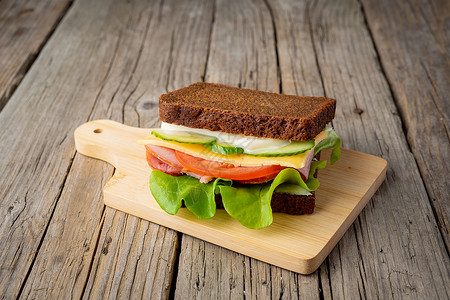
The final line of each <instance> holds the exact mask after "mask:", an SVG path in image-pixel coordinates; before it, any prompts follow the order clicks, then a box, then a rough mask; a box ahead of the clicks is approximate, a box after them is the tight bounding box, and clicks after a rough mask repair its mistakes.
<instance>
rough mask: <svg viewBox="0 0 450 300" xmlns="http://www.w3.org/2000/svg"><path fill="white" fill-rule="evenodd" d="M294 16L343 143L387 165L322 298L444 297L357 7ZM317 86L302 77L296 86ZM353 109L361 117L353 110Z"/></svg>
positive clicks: (422, 207)
mask: <svg viewBox="0 0 450 300" xmlns="http://www.w3.org/2000/svg"><path fill="white" fill-rule="evenodd" d="M270 3H271V4H273V10H274V14H275V15H277V11H279V10H281V11H284V13H286V9H289V11H293V12H292V14H293V15H295V12H294V9H293V8H294V7H295V5H294V4H293V3H291V5H292V6H291V5H286V6H283V5H278V4H277V3H276V2H275V1H273V2H270ZM297 13H299V15H300V16H303V18H304V20H305V21H304V22H307V25H304V24H303V25H302V24H298V26H297V27H296V28H297V30H309V31H310V32H311V40H312V44H313V50H314V52H312V53H309V56H308V57H307V58H305V60H310V61H314V60H315V61H316V62H317V68H318V71H319V73H320V74H321V78H322V82H323V87H324V94H325V95H326V96H327V97H332V98H335V99H337V100H338V108H337V112H336V118H335V121H334V122H333V123H334V125H335V126H336V129H337V132H338V133H339V134H340V136H341V137H342V140H343V141H344V145H346V146H347V147H350V148H352V149H358V150H360V151H364V152H368V153H372V154H375V155H378V156H381V157H383V158H385V159H387V160H388V162H389V168H388V179H387V182H386V184H385V185H384V188H383V186H382V187H381V188H380V190H379V193H377V194H376V195H375V196H374V198H373V200H372V201H371V202H370V203H369V205H368V206H367V207H366V209H365V210H363V212H362V214H361V215H360V217H359V218H358V220H357V221H356V222H355V223H354V226H353V230H349V232H348V233H347V234H346V235H344V237H343V239H342V240H341V242H340V243H339V244H338V246H337V247H336V248H335V250H334V251H333V252H332V253H331V255H330V257H329V261H328V264H327V265H324V266H323V268H322V269H321V272H320V274H321V285H322V287H323V291H324V295H323V296H324V298H352V297H358V296H359V297H363V298H365V297H367V298H372V297H373V298H390V297H396V296H397V295H403V296H404V297H410V298H424V297H431V298H446V297H447V294H448V289H447V287H448V282H449V281H448V280H449V275H448V268H446V267H444V266H446V265H448V263H449V259H448V255H447V253H446V250H445V247H444V244H443V241H442V238H441V236H440V235H439V233H438V232H437V231H436V226H437V224H436V223H435V220H434V218H433V212H432V210H431V207H430V205H429V201H428V197H427V194H426V192H425V189H424V186H423V183H422V181H421V178H420V175H419V173H418V172H417V165H416V164H415V161H414V157H413V156H412V154H411V152H410V151H409V150H408V145H407V143H406V140H405V139H404V136H403V134H402V128H401V121H400V119H399V117H398V114H397V111H396V107H395V105H394V102H393V99H392V95H391V94H390V90H389V86H388V84H387V82H386V79H385V78H384V76H383V73H382V72H381V70H380V65H379V63H378V60H377V57H376V52H375V49H374V47H373V44H372V41H371V39H370V35H369V32H368V30H367V28H366V27H365V25H364V18H363V15H362V12H361V8H360V6H359V3H357V2H356V1H339V2H333V1H317V2H314V3H312V4H311V5H310V6H308V7H307V8H306V11H297ZM280 15H281V14H280ZM284 20H285V19H281V18H280V19H278V20H277V21H276V25H278V26H277V32H280V31H283V30H285V31H289V28H290V27H289V23H287V24H286V22H285V21H284ZM308 25H309V27H308ZM280 36H281V35H280V34H279V35H278V37H279V38H278V41H279V43H280ZM280 53H281V50H280ZM284 63H287V66H285V70H290V68H289V66H290V64H291V63H293V61H292V60H286V61H284V60H283V59H280V64H281V69H283V64H284ZM304 70H305V69H304ZM305 72H306V70H305ZM283 74H284V73H281V79H282V81H281V82H282V86H283V91H284V92H287V93H289V92H292V91H295V87H293V86H289V85H285V84H284V81H283ZM291 77H292V75H291ZM320 84H321V82H317V81H316V80H314V81H312V80H309V78H308V77H307V76H305V77H304V81H300V82H299V83H298V85H320ZM297 90H298V88H297ZM355 108H359V109H362V110H363V113H362V114H359V113H355V112H354V111H355ZM400 170H401V171H400ZM418 241H421V242H420V243H419V242H418ZM327 266H329V268H327ZM322 275H323V276H322ZM328 279H329V280H328ZM327 281H328V282H327Z"/></svg>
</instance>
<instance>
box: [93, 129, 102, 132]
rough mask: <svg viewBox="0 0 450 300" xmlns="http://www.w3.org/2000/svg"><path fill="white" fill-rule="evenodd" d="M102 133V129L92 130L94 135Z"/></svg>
mask: <svg viewBox="0 0 450 300" xmlns="http://www.w3.org/2000/svg"><path fill="white" fill-rule="evenodd" d="M102 132H103V129H101V128H97V129H94V133H102Z"/></svg>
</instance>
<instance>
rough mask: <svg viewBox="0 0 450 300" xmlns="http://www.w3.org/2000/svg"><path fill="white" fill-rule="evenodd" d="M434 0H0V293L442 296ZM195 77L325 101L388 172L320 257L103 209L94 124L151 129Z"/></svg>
mask: <svg viewBox="0 0 450 300" xmlns="http://www.w3.org/2000/svg"><path fill="white" fill-rule="evenodd" d="M449 18H450V2H449V1H445V0H439V1H430V3H427V1H414V0H406V1H390V0H380V1H375V0H374V1H370V0H361V1H357V0H344V1H332V0H318V1H314V2H308V3H306V2H305V1H294V0H292V1H287V0H286V1H275V0H253V1H240V0H231V1H225V0H216V1H204V0H191V1H189V2H188V1H176V0H166V1H159V0H158V1H153V0H149V1H139V0H137V1H115V0H112V1H111V0H109V1H106V0H98V1H91V0H74V1H69V0H43V1H26V0H19V1H15V0H3V1H1V2H0V45H1V46H0V70H1V75H0V109H1V112H0V153H1V156H0V201H1V206H0V208H1V209H0V217H1V222H0V265H1V268H0V297H1V298H2V299H3V298H4V299H14V298H34V299H45V298H47V299H48V298H51V299H62V298H93V299H96V298H100V297H105V298H116V297H117V298H128V297H133V298H141V297H142V298H146V299H148V298H150V297H152V298H155V299H156V298H172V297H175V298H179V299H185V298H201V299H214V298H231V299H240V298H246V299H274V298H282V299H296V298H303V299H344V298H347V299H354V298H358V297H360V298H380V299H389V298H410V299H448V298H449V294H450V274H449V273H450V271H449V266H450V260H449V246H450V238H449V229H450V223H449V215H450V205H449V204H450V203H449V199H450V197H449V180H448V177H449V174H450V172H449V171H450V164H449V159H450V157H449V153H450V146H449V134H448V132H449V124H450V122H449V115H450V102H449V95H450V80H449V79H450V63H449V49H450V27H449ZM197 81H208V82H219V83H226V84H230V85H234V86H240V87H248V88H255V89H259V90H266V91H274V92H282V93H286V94H299V95H315V96H322V95H324V96H327V97H332V98H335V99H337V100H338V108H337V111H336V118H335V121H334V126H335V128H336V131H337V132H338V133H339V135H340V136H341V138H342V140H343V145H344V146H345V147H346V148H351V149H355V150H358V151H361V152H366V153H370V154H373V155H377V156H380V157H382V158H384V159H386V160H387V161H388V170H387V179H386V181H385V183H384V184H383V185H382V186H381V188H380V189H379V190H378V192H377V193H376V194H375V196H374V197H373V198H372V200H371V201H370V202H369V204H368V205H367V206H366V208H365V209H364V210H363V212H362V213H361V214H360V216H359V217H358V218H357V220H356V221H355V222H354V224H353V225H352V226H351V227H350V229H349V230H348V231H347V233H346V234H345V235H344V237H343V238H342V240H341V241H340V242H339V243H338V245H337V246H336V247H335V249H334V250H333V251H332V253H331V254H330V256H329V257H328V258H327V259H326V261H325V262H324V263H323V264H322V265H321V266H320V268H319V269H318V270H317V271H316V272H315V273H313V274H312V275H309V276H302V275H299V274H296V273H293V272H289V271H286V270H284V269H280V268H278V267H274V266H271V265H269V264H266V263H262V262H260V261H257V260H254V259H251V258H249V257H245V256H243V255H240V254H238V253H235V252H232V251H229V250H226V249H223V248H220V247H218V246H215V245H212V244H209V243H206V242H204V241H202V240H199V239H196V238H193V237H190V236H187V235H183V234H180V233H177V232H175V231H173V230H170V229H167V228H164V227H161V226H158V225H156V224H153V223H150V222H148V221H144V220H141V219H139V218H136V217H133V216H131V215H127V214H125V213H122V212H120V211H116V210H114V209H110V208H108V207H105V206H104V205H103V203H102V192H101V191H102V187H103V186H104V184H105V183H106V182H107V180H108V179H109V178H110V177H111V175H112V174H113V173H114V169H113V168H112V167H111V166H110V165H108V164H106V163H104V162H101V161H98V160H95V159H91V158H87V157H84V156H82V155H80V154H79V153H77V152H76V151H75V148H74V140H73V132H74V129H75V128H76V127H77V126H79V125H80V124H82V123H84V122H87V121H89V120H94V119H112V120H116V121H119V122H122V123H125V124H128V125H132V126H140V127H153V126H157V125H158V124H159V119H158V97H159V95H160V94H162V93H165V92H167V91H170V90H174V89H177V88H180V87H182V86H185V85H188V84H190V83H192V82H197Z"/></svg>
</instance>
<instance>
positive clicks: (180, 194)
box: [150, 170, 231, 219]
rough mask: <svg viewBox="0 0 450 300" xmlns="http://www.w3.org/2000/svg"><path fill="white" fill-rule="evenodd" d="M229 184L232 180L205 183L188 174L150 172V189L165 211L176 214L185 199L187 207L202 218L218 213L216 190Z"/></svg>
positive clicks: (216, 180) (217, 179) (218, 179)
mask: <svg viewBox="0 0 450 300" xmlns="http://www.w3.org/2000/svg"><path fill="white" fill-rule="evenodd" d="M227 184H228V185H231V180H227V179H220V178H216V179H215V180H213V181H211V182H209V183H206V184H205V183H201V182H200V181H199V180H198V179H197V178H194V177H191V176H188V175H183V176H179V177H175V176H171V175H168V174H166V173H164V172H161V171H158V170H153V171H152V173H151V174H150V191H151V192H152V195H153V197H154V198H155V200H156V202H158V204H159V206H160V207H161V208H162V209H163V210H164V211H165V212H167V213H168V214H171V215H174V214H176V213H177V212H178V210H179V209H180V207H181V205H182V201H183V200H184V204H185V205H186V207H187V209H189V210H190V211H191V212H192V213H194V215H196V216H197V217H198V218H200V219H209V218H211V217H213V216H214V215H215V214H216V202H215V200H214V198H215V191H216V189H217V186H219V185H227Z"/></svg>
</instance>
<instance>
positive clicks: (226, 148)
mask: <svg viewBox="0 0 450 300" xmlns="http://www.w3.org/2000/svg"><path fill="white" fill-rule="evenodd" d="M205 147H206V148H208V149H209V150H211V151H212V152H214V153H218V154H223V155H232V154H239V153H243V152H244V149H242V148H241V147H236V146H235V145H232V144H228V143H211V144H208V145H205Z"/></svg>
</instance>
